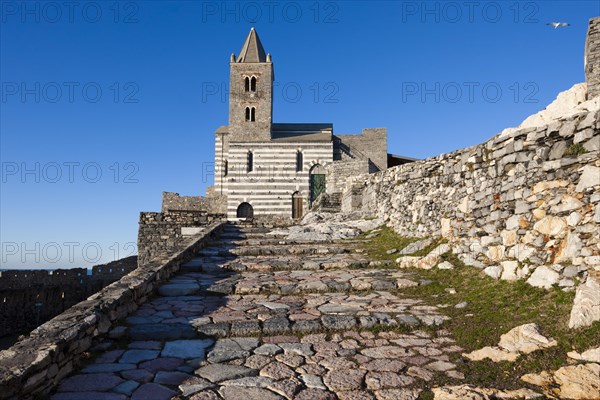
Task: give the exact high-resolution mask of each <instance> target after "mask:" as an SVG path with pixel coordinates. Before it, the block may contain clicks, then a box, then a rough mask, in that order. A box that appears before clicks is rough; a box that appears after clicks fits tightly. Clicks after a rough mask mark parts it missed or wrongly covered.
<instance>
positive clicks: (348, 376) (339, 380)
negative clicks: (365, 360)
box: [323, 369, 366, 392]
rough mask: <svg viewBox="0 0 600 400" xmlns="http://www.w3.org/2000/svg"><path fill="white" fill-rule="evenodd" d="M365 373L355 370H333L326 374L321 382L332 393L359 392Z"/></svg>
mask: <svg viewBox="0 0 600 400" xmlns="http://www.w3.org/2000/svg"><path fill="white" fill-rule="evenodd" d="M365 373H366V371H362V370H357V369H350V370H334V371H330V372H328V373H327V375H325V378H324V379H323V381H324V382H325V385H327V387H328V388H329V389H330V390H331V391H334V392H337V391H340V390H359V389H360V388H361V387H362V384H363V379H364V377H365Z"/></svg>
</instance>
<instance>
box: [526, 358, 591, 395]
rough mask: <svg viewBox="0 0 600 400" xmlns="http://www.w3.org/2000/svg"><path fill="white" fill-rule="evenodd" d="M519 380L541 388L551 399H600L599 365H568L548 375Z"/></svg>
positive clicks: (528, 375)
mask: <svg viewBox="0 0 600 400" xmlns="http://www.w3.org/2000/svg"><path fill="white" fill-rule="evenodd" d="M521 380H522V381H524V382H527V383H530V384H532V385H536V386H541V387H542V388H543V389H544V392H545V394H546V395H547V396H549V397H551V398H556V397H558V398H560V399H598V398H600V364H597V363H588V364H578V365H570V366H567V367H562V368H560V369H558V370H557V371H554V372H550V373H549V372H546V371H543V372H541V373H539V374H527V375H523V376H522V377H521Z"/></svg>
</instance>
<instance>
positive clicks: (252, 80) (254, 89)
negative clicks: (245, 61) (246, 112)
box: [250, 76, 256, 92]
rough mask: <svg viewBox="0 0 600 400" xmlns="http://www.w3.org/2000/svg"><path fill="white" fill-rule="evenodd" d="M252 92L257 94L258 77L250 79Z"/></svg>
mask: <svg viewBox="0 0 600 400" xmlns="http://www.w3.org/2000/svg"><path fill="white" fill-rule="evenodd" d="M250 91H251V92H256V77H254V76H253V77H252V78H251V79H250Z"/></svg>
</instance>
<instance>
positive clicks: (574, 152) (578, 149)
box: [565, 143, 587, 157]
mask: <svg viewBox="0 0 600 400" xmlns="http://www.w3.org/2000/svg"><path fill="white" fill-rule="evenodd" d="M585 153H587V150H586V149H585V147H583V146H582V145H581V143H575V144H572V145H570V146H569V147H568V148H567V150H566V151H565V155H567V156H571V157H577V156H580V155H582V154H585Z"/></svg>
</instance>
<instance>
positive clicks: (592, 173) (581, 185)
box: [575, 165, 600, 192]
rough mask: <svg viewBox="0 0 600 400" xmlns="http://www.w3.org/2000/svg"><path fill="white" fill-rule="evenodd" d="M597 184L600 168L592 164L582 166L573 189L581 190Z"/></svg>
mask: <svg viewBox="0 0 600 400" xmlns="http://www.w3.org/2000/svg"><path fill="white" fill-rule="evenodd" d="M598 185H600V168H598V167H594V166H592V165H586V166H584V167H583V171H582V172H581V176H580V177H579V182H578V183H577V187H576V188H575V190H576V191H578V192H583V191H585V190H586V189H588V188H593V187H594V186H598Z"/></svg>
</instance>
